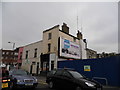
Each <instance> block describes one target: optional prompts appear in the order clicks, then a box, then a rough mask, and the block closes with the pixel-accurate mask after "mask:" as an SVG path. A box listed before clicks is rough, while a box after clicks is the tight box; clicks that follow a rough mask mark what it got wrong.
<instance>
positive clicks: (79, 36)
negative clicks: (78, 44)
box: [77, 30, 83, 39]
mask: <svg viewBox="0 0 120 90" xmlns="http://www.w3.org/2000/svg"><path fill="white" fill-rule="evenodd" d="M77 38H79V39H83V36H82V33H81V32H80V31H79V30H78V33H77Z"/></svg>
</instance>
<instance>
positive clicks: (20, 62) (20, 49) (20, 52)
mask: <svg viewBox="0 0 120 90" xmlns="http://www.w3.org/2000/svg"><path fill="white" fill-rule="evenodd" d="M22 55H23V47H19V51H18V60H17V64H18V68H20V67H21V65H22Z"/></svg>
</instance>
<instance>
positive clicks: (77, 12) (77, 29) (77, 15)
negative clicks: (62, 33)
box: [77, 9, 78, 31]
mask: <svg viewBox="0 0 120 90" xmlns="http://www.w3.org/2000/svg"><path fill="white" fill-rule="evenodd" d="M77 31H78V9H77Z"/></svg>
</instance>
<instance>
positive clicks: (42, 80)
mask: <svg viewBox="0 0 120 90" xmlns="http://www.w3.org/2000/svg"><path fill="white" fill-rule="evenodd" d="M36 78H37V79H38V83H39V84H38V88H46V89H45V90H49V89H47V88H48V85H47V83H46V77H45V76H36ZM103 90H120V87H114V86H103Z"/></svg>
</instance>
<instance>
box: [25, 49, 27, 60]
mask: <svg viewBox="0 0 120 90" xmlns="http://www.w3.org/2000/svg"><path fill="white" fill-rule="evenodd" d="M25 58H26V59H27V58H28V51H26V57H25Z"/></svg>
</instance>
